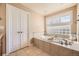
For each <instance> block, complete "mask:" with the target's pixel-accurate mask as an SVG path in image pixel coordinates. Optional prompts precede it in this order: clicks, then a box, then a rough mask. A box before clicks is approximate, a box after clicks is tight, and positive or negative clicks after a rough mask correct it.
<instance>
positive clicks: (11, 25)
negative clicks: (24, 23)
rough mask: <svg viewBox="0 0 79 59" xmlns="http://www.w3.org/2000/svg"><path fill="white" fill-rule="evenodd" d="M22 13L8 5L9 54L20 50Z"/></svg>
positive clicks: (7, 32)
mask: <svg viewBox="0 0 79 59" xmlns="http://www.w3.org/2000/svg"><path fill="white" fill-rule="evenodd" d="M19 31H20V11H19V9H17V8H16V7H14V6H11V5H8V4H7V5H6V39H7V40H6V48H7V53H11V52H13V51H16V50H17V49H20V40H21V39H20V37H21V35H20V34H19V33H18V32H19Z"/></svg>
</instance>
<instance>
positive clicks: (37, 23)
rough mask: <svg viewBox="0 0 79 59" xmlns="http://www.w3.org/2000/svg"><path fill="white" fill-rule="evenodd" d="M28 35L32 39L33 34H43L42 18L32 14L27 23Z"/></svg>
mask: <svg viewBox="0 0 79 59" xmlns="http://www.w3.org/2000/svg"><path fill="white" fill-rule="evenodd" d="M29 22H30V25H29V30H30V31H29V34H30V38H32V36H33V33H34V32H36V33H43V32H44V17H43V16H42V15H40V14H38V13H35V12H32V14H31V20H30V21H29Z"/></svg>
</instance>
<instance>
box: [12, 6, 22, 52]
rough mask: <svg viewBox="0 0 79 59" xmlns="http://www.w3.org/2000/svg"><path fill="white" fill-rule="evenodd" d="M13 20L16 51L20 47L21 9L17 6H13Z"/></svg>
mask: <svg viewBox="0 0 79 59" xmlns="http://www.w3.org/2000/svg"><path fill="white" fill-rule="evenodd" d="M12 16H13V20H12V21H13V22H12V29H13V35H12V37H13V50H14V51H16V50H18V49H20V40H21V38H20V37H21V35H20V20H21V19H20V10H19V9H18V8H16V7H13V14H12Z"/></svg>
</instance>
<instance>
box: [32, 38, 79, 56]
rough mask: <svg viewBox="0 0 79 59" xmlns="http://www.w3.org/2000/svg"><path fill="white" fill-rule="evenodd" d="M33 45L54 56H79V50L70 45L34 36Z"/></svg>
mask: <svg viewBox="0 0 79 59" xmlns="http://www.w3.org/2000/svg"><path fill="white" fill-rule="evenodd" d="M33 45H34V46H36V47H37V48H39V49H41V50H43V51H45V52H47V53H48V54H50V55H52V56H79V51H76V50H74V49H70V46H69V45H67V46H65V45H60V44H58V43H54V42H50V41H45V40H40V39H36V38H33Z"/></svg>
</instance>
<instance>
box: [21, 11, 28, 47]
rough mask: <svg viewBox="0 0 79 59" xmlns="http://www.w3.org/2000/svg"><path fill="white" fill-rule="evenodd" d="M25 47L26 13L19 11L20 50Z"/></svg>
mask: <svg viewBox="0 0 79 59" xmlns="http://www.w3.org/2000/svg"><path fill="white" fill-rule="evenodd" d="M26 46H27V13H26V12H25V11H21V48H23V47H26Z"/></svg>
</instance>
